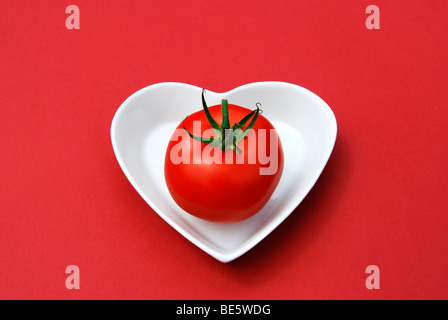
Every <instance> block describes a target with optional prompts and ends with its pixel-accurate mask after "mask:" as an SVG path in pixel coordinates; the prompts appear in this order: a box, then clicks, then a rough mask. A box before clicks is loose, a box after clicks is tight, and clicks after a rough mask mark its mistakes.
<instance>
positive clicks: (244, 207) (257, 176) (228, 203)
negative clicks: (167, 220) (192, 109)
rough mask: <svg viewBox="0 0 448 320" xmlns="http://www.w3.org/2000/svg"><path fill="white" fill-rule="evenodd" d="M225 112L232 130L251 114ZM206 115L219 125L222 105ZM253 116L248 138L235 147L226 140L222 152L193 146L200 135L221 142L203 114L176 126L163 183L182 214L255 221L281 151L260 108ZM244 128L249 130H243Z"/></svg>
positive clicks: (278, 170) (273, 182)
mask: <svg viewBox="0 0 448 320" xmlns="http://www.w3.org/2000/svg"><path fill="white" fill-rule="evenodd" d="M204 103H205V102H204ZM226 108H228V121H227V122H228V123H230V124H235V123H238V122H239V121H240V120H242V119H243V118H244V117H245V116H247V115H248V114H249V113H251V111H252V110H248V109H246V108H243V107H240V106H236V105H233V104H229V105H228V107H227V103H226ZM208 111H209V115H211V116H212V118H213V119H214V120H215V121H216V123H223V118H224V119H225V118H226V115H225V114H223V106H221V105H216V106H212V107H210V108H208ZM254 112H255V111H253V112H252V113H254ZM256 114H257V116H258V117H257V118H256V121H255V122H254V124H253V126H252V130H249V131H248V132H249V133H248V134H247V136H245V137H244V138H243V139H242V140H241V141H239V142H237V143H236V144H234V147H232V143H231V142H232V139H230V140H229V141H230V143H229V144H228V145H227V147H228V148H225V150H224V151H223V150H222V148H221V147H220V146H215V145H212V144H207V143H205V142H201V141H198V140H196V139H197V137H198V136H199V135H202V136H203V139H204V140H206V139H207V138H210V137H212V136H215V138H216V135H218V136H219V132H218V133H217V132H214V131H213V130H212V126H211V124H210V123H209V118H208V117H207V115H206V112H204V110H201V111H198V112H196V113H193V114H192V115H190V116H188V117H187V118H186V119H185V120H184V122H182V123H180V124H179V126H178V127H177V129H176V130H175V133H174V134H173V136H172V138H171V140H170V142H169V144H168V148H167V152H166V156H165V180H166V184H167V187H168V190H169V192H170V194H171V196H172V197H173V199H174V201H175V202H176V203H177V204H178V205H179V206H180V207H181V208H182V209H183V210H185V211H186V212H188V213H189V214H191V215H194V216H196V217H199V218H202V219H205V220H208V221H213V222H221V223H231V222H238V221H241V220H244V219H247V218H249V217H251V216H253V215H254V214H256V213H257V212H258V211H260V210H261V209H262V208H263V206H264V205H265V204H266V203H267V202H268V200H269V199H270V197H271V196H272V193H273V192H274V190H275V188H276V187H277V185H278V183H279V181H280V177H281V175H282V172H283V166H284V157H283V149H282V145H281V142H280V139H279V137H278V134H277V131H276V130H275V129H274V127H273V125H272V124H271V123H270V122H269V121H268V120H267V119H266V118H265V117H263V116H262V115H259V114H258V107H257V112H256ZM252 119H253V118H252ZM195 121H198V122H195ZM194 123H195V124H196V128H195V125H194ZM199 125H200V128H201V129H200V131H198V127H199ZM249 125H250V124H249ZM222 126H223V127H224V126H225V123H223V125H222ZM245 128H247V125H246V126H244V127H242V130H244V129H245ZM187 130H188V132H187ZM195 131H196V132H195ZM207 133H208V134H207ZM213 133H215V134H213ZM191 134H193V135H195V138H196V139H194V138H192V137H191ZM264 136H265V137H266V139H264ZM264 140H265V141H264ZM234 141H235V140H234ZM215 142H216V139H215ZM236 146H237V147H238V148H237V149H238V150H236V149H235V147H236ZM232 148H233V149H232ZM237 151H239V152H237ZM219 159H221V163H220V161H219ZM230 161H231V162H232V163H229V162H230Z"/></svg>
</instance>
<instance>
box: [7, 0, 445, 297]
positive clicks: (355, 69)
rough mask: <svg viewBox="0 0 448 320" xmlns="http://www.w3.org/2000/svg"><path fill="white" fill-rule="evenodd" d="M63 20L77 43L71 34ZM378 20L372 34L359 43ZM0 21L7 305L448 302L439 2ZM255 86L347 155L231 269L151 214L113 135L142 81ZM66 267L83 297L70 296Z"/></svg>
mask: <svg viewBox="0 0 448 320" xmlns="http://www.w3.org/2000/svg"><path fill="white" fill-rule="evenodd" d="M71 4H75V5H77V6H78V7H79V9H80V26H81V28H80V29H79V30H68V29H67V28H66V27H65V19H66V18H67V17H68V14H66V13H65V8H66V7H67V6H68V5H71ZM370 4H375V5H377V6H378V7H379V8H380V10H381V16H380V17H381V20H380V21H381V29H380V30H368V29H367V28H366V26H365V20H366V18H367V16H368V14H366V13H365V9H366V7H367V6H368V5H370ZM0 7H1V8H0V39H1V45H0V81H1V82H0V97H1V100H0V101H1V107H0V108H1V109H0V111H1V112H0V120H1V125H0V137H1V143H0V174H1V180H0V195H1V201H0V298H3V299H420V298H425V299H426V298H427V299H433V298H435V299H440V298H443V299H446V298H448V281H447V280H448V273H447V272H446V271H447V270H448V259H447V250H448V239H447V227H448V216H447V209H448V197H447V196H446V194H447V189H448V181H447V163H446V155H447V147H448V134H447V129H446V123H447V121H448V106H447V102H448V99H447V98H448V94H447V88H446V77H447V71H448V68H447V49H448V45H447V43H448V42H447V33H448V32H447V30H448V20H447V19H446V13H447V9H448V2H447V1H446V0H428V1H423V0H421V1H410V0H394V1H383V0H374V1H359V0H350V1H348V0H347V1H329V0H319V1H278V0H275V1H274V0H272V1H271V0H269V1H240V0H238V1H233V0H232V1H218V0H213V1H205V0H204V1H196V0H189V1H143V0H142V1H124V0H115V1H100V0H96V1H86V0H75V1H70V2H68V1H60V0H57V1H56V0H51V1H49V0H45V1H44V0H40V1H15V0H14V1H12V0H8V1H5V0H2V1H1V6H0ZM263 80H278V81H286V82H291V83H295V84H298V85H301V86H303V87H305V88H308V89H310V90H311V91H313V92H315V93H316V94H318V95H319V96H321V97H322V98H323V99H324V100H325V101H326V102H327V103H328V104H329V105H330V106H331V108H332V109H333V111H334V113H335V115H336V118H337V121H338V138H337V141H336V145H335V148H334V151H333V154H332V156H331V158H330V160H329V162H328V165H327V167H326V169H325V170H324V172H323V173H322V176H321V178H320V179H319V180H318V182H317V184H316V185H315V187H314V188H313V189H312V191H311V192H310V193H309V195H308V196H307V197H306V198H305V200H304V201H303V203H302V204H301V205H300V206H299V207H298V208H297V209H296V210H295V211H294V212H293V213H292V214H291V216H290V217H289V218H288V219H287V220H286V221H285V222H284V223H283V224H281V225H280V226H279V227H278V228H277V229H276V230H275V231H274V232H273V233H271V234H270V235H269V236H268V237H267V238H266V239H265V240H263V241H262V242H261V243H260V244H258V245H257V246H256V247H255V248H254V249H252V250H251V251H249V252H248V253H247V254H245V255H244V256H242V257H241V258H239V259H237V260H235V261H234V262H232V263H230V264H222V263H220V262H218V261H216V260H214V259H213V258H212V257H210V256H209V255H207V254H206V253H204V252H203V251H201V250H200V249H198V248H197V247H196V246H194V245H193V244H191V243H190V242H189V241H187V240H186V239H184V238H183V237H182V236H181V235H180V234H179V233H178V232H176V231H175V230H174V229H172V228H171V227H170V226H169V225H168V224H166V223H165V222H164V221H163V220H162V219H161V218H160V217H159V216H158V215H157V214H155V213H154V211H153V210H152V209H151V208H150V207H149V206H148V205H147V204H146V203H145V202H144V201H143V200H142V199H141V198H140V196H139V195H138V194H137V192H136V191H135V190H134V189H133V188H132V186H131V185H130V183H129V182H128V181H127V180H126V178H125V176H124V174H123V173H122V171H121V169H120V167H119V165H118V163H117V161H116V159H115V157H114V154H113V151H112V146H111V143H110V136H109V130H110V124H111V121H112V117H113V115H114V113H115V111H116V110H117V108H118V107H119V106H120V104H121V103H122V102H123V101H124V99H125V98H127V97H128V96H129V95H130V94H132V93H133V92H135V91H137V90H139V89H141V88H142V87H145V86H147V85H150V84H154V83H157V82H164V81H178V82H185V83H189V84H193V85H196V86H200V87H205V88H207V89H209V90H212V91H227V90H230V89H232V88H234V87H237V86H239V85H242V84H246V83H250V82H254V81H263ZM71 264H74V265H77V266H78V267H79V269H80V280H81V288H80V289H79V290H68V289H67V288H66V287H65V279H66V277H67V276H68V275H67V274H65V268H66V267H67V266H68V265H71ZM371 264H373V265H377V266H378V267H379V268H380V271H381V273H380V281H381V282H380V284H381V288H380V289H379V290H367V289H366V286H365V279H366V277H367V276H368V275H367V274H366V273H365V269H366V267H367V266H368V265H371Z"/></svg>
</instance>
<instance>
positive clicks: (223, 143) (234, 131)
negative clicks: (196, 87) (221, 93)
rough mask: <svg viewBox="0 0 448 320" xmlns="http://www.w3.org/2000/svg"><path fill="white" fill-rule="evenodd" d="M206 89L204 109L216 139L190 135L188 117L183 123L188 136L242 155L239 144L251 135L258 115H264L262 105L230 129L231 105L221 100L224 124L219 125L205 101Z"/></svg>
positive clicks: (202, 98) (203, 98) (203, 99)
mask: <svg viewBox="0 0 448 320" xmlns="http://www.w3.org/2000/svg"><path fill="white" fill-rule="evenodd" d="M204 95H205V89H202V96H201V100H202V108H203V109H204V113H205V116H206V118H207V120H208V122H209V123H210V126H211V127H212V128H213V130H214V131H215V137H212V138H203V137H198V136H195V135H193V134H192V133H190V132H189V131H188V130H187V129H186V128H185V120H186V119H187V118H188V116H187V117H186V118H185V119H184V121H183V122H182V125H183V127H184V129H185V131H187V133H188V135H189V136H190V137H191V138H192V139H194V140H197V141H200V142H203V143H207V144H211V145H214V146H217V147H220V148H221V150H222V151H225V150H227V149H231V150H233V151H235V152H236V153H241V152H242V150H241V149H240V148H239V147H238V145H237V144H238V143H239V142H240V141H241V140H243V139H244V137H245V136H246V135H247V134H248V133H249V130H250V129H252V127H253V126H254V124H255V122H256V121H257V118H258V115H259V114H260V113H262V110H261V109H260V106H261V104H260V103H259V102H257V103H256V104H255V106H256V107H257V109H255V110H253V111H251V112H250V113H249V114H247V115H246V116H245V117H244V118H243V119H241V120H240V121H238V122H236V123H235V124H234V125H233V126H232V127H230V120H229V103H228V101H227V99H222V100H221V111H222V124H221V125H219V124H218V123H217V122H216V121H215V119H213V117H212V115H211V113H210V111H209V109H208V107H207V102H206V101H205V96H204ZM250 119H252V120H251V122H250V123H249V125H248V126H247V127H246V128H245V129H244V130H243V127H244V126H245V125H246V123H247V122H249V120H250Z"/></svg>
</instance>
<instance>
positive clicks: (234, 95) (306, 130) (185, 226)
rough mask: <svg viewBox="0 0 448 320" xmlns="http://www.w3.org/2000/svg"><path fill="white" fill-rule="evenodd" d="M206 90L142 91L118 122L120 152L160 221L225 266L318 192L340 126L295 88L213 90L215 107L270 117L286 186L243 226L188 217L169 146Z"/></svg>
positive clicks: (114, 132) (115, 141) (167, 86)
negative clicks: (177, 195)
mask: <svg viewBox="0 0 448 320" xmlns="http://www.w3.org/2000/svg"><path fill="white" fill-rule="evenodd" d="M201 90H202V88H199V87H196V86H192V85H188V84H183V83H175V82H166V83H158V84H154V85H151V86H148V87H146V88H143V89H141V90H139V91H137V92H136V93H134V94H133V95H131V96H130V97H129V98H128V99H126V100H125V101H124V102H123V103H122V105H121V106H120V107H119V108H118V110H117V112H116V114H115V116H114V118H113V121H112V126H111V139H112V146H113V149H114V152H115V155H116V157H117V160H118V163H119V164H120V166H121V168H122V170H123V172H124V173H125V175H126V177H127V178H128V180H129V181H130V182H131V184H132V185H133V186H134V188H135V189H136V190H137V192H138V193H139V194H140V195H141V196H142V197H143V199H144V200H145V201H146V202H147V203H148V204H149V205H150V206H151V207H152V208H153V209H154V211H155V212H157V213H158V214H159V216H160V217H162V218H163V219H164V220H165V221H166V222H167V223H169V224H170V225H171V226H172V227H173V228H174V229H176V230H177V231H178V232H179V233H181V234H182V235H183V236H184V237H185V238H187V239H188V240H190V241H191V242H192V243H194V244H195V245H197V246H198V247H199V248H201V249H202V250H204V251H205V252H207V253H208V254H210V255H211V256H213V257H214V258H216V259H217V260H219V261H221V262H229V261H232V260H234V259H236V258H238V257H239V256H241V255H243V254H244V253H246V252H247V251H249V250H250V249H251V248H253V247H254V246H255V245H256V244H257V243H259V242H260V241H261V240H262V239H263V238H264V237H266V236H267V235H268V234H269V233H270V232H271V231H272V230H274V229H275V228H276V227H277V226H278V225H279V224H280V223H281V222H282V221H283V220H285V219H286V217H288V215H289V214H290V213H291V212H292V211H293V210H294V209H295V208H296V207H297V206H298V205H299V204H300V202H301V201H302V200H303V198H304V197H305V196H306V195H307V193H308V192H309V191H310V189H311V188H312V187H313V185H314V184H315V182H316V180H317V179H318V177H319V175H320V174H321V172H322V170H323V169H324V167H325V165H326V163H327V161H328V158H329V157H330V154H331V152H332V150H333V146H334V143H335V140H336V132H337V126H336V119H335V116H334V114H333V112H332V111H331V109H330V107H329V106H328V105H327V104H326V103H325V102H324V101H323V100H322V99H321V98H319V97H318V96H317V95H315V94H314V93H312V92H310V91H309V90H307V89H304V88H302V87H300V86H297V85H293V84H290V83H284V82H256V83H251V84H247V85H244V86H241V87H238V88H235V89H233V90H231V91H228V92H225V93H215V92H212V91H209V90H207V102H208V103H209V105H215V104H220V102H221V99H223V98H225V99H228V100H229V102H230V103H233V104H237V105H240V106H252V105H253V104H254V102H261V103H262V105H263V115H264V116H265V117H267V118H268V119H269V120H270V121H271V123H272V124H273V125H274V126H275V128H276V129H277V131H278V133H279V136H280V140H281V141H282V145H283V151H284V158H285V166H284V171H283V175H282V178H281V180H280V183H279V185H278V186H277V189H276V190H275V192H274V194H273V195H272V197H271V199H270V200H269V202H268V203H267V204H266V206H265V207H264V208H263V209H262V210H261V211H260V212H258V213H257V214H256V215H255V216H253V217H251V218H249V219H247V220H244V221H242V222H238V223H233V224H219V223H212V222H208V221H204V220H201V219H198V218H196V217H193V216H191V215H190V214H188V213H186V212H185V211H183V210H182V209H181V208H180V207H179V206H178V205H177V204H176V203H175V202H174V200H173V199H172V198H171V195H170V194H169V192H168V188H167V186H166V183H165V179H164V159H165V152H166V148H167V145H168V141H169V139H170V137H171V135H172V133H173V132H174V129H175V128H176V127H177V126H178V124H179V123H180V122H181V121H182V120H183V119H184V118H185V116H187V115H188V114H191V113H193V112H196V111H198V110H200V109H201V100H200V99H201Z"/></svg>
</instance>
